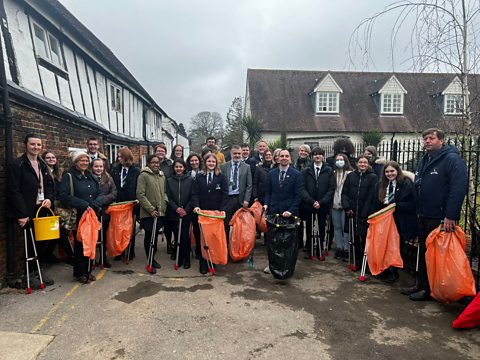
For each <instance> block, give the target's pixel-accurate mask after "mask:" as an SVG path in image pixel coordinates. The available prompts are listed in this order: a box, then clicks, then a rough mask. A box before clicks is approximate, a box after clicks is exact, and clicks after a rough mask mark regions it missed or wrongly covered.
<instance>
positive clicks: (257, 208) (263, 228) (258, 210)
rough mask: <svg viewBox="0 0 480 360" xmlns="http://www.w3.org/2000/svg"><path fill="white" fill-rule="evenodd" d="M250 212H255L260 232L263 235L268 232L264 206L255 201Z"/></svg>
mask: <svg viewBox="0 0 480 360" xmlns="http://www.w3.org/2000/svg"><path fill="white" fill-rule="evenodd" d="M250 211H251V212H253V217H254V218H255V222H256V223H257V225H258V231H260V232H262V233H266V232H267V218H266V216H265V211H264V210H263V206H262V204H260V202H259V201H255V202H254V203H253V204H252V206H250Z"/></svg>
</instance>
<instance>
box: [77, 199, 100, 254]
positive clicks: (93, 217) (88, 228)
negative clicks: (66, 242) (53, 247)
mask: <svg viewBox="0 0 480 360" xmlns="http://www.w3.org/2000/svg"><path fill="white" fill-rule="evenodd" d="M101 228H102V224H101V223H100V221H98V219H97V214H95V211H93V209H92V208H90V207H89V208H88V209H87V210H85V212H84V213H83V215H82V218H81V219H80V222H79V223H78V230H77V240H78V241H80V242H81V243H83V256H86V257H88V258H89V259H90V260H93V259H95V249H96V247H97V241H98V232H99V231H100V229H101Z"/></svg>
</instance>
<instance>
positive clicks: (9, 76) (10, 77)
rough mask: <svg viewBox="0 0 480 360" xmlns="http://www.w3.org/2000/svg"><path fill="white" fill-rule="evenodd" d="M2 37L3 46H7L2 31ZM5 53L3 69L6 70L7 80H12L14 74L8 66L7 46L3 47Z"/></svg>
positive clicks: (0, 34) (0, 33)
mask: <svg viewBox="0 0 480 360" xmlns="http://www.w3.org/2000/svg"><path fill="white" fill-rule="evenodd" d="M0 36H1V37H2V44H5V39H4V38H3V33H2V32H1V31H0ZM2 52H3V67H4V68H5V74H6V76H7V80H10V81H11V80H12V74H11V73H10V66H9V65H8V58H7V50H6V47H5V46H2Z"/></svg>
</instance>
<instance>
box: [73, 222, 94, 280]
mask: <svg viewBox="0 0 480 360" xmlns="http://www.w3.org/2000/svg"><path fill="white" fill-rule="evenodd" d="M73 236H74V238H75V241H74V242H73V277H75V278H79V277H81V276H83V275H87V274H88V262H89V261H90V259H89V258H88V257H86V256H83V243H82V242H80V241H77V231H74V232H73Z"/></svg>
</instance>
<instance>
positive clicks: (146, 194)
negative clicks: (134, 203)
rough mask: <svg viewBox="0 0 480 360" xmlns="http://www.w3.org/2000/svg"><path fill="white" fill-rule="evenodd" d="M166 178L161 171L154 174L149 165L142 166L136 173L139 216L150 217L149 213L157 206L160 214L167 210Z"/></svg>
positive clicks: (163, 214) (162, 214)
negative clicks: (138, 172) (137, 173)
mask: <svg viewBox="0 0 480 360" xmlns="http://www.w3.org/2000/svg"><path fill="white" fill-rule="evenodd" d="M166 184H167V182H166V178H165V175H164V174H163V172H162V171H160V172H159V173H158V174H154V173H153V171H152V170H151V169H150V168H149V167H144V168H143V169H142V171H141V172H140V175H138V180H137V200H138V202H139V203H140V218H141V219H143V218H146V217H151V215H150V213H151V212H152V211H153V210H155V208H157V210H158V212H159V213H160V216H165V214H166V211H167V203H168V198H167V191H166Z"/></svg>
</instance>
